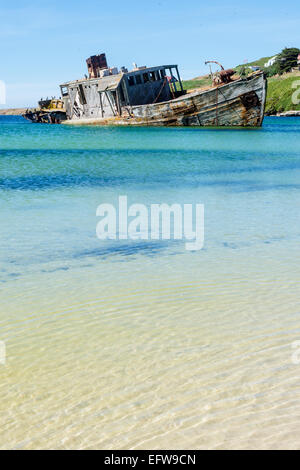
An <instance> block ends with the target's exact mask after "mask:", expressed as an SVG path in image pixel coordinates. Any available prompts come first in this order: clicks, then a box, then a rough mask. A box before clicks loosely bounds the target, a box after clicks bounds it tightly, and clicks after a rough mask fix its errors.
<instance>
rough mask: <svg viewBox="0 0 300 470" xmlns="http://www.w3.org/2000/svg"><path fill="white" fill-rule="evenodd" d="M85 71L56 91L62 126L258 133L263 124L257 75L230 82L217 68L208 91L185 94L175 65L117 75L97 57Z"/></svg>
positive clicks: (261, 79)
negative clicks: (219, 129) (235, 129)
mask: <svg viewBox="0 0 300 470" xmlns="http://www.w3.org/2000/svg"><path fill="white" fill-rule="evenodd" d="M209 62H213V61H209ZM216 63H217V62H216ZM87 66H88V75H86V76H85V78H83V79H80V80H75V81H71V82H68V83H64V84H62V85H61V87H60V88H61V94H62V100H63V102H64V111H65V113H66V117H67V119H66V121H64V124H69V125H72V124H78V125H127V126H128V125H133V126H229V127H233V126H240V127H245V126H247V127H260V126H261V125H262V122H263V118H264V109H265V101H266V88H267V80H266V77H265V75H264V73H263V72H256V73H253V74H251V75H249V76H236V75H235V72H234V71H233V70H224V68H223V67H222V66H221V65H220V70H219V71H217V72H215V73H214V74H211V79H212V80H211V86H210V87H206V88H204V89H196V90H193V91H192V92H187V91H186V90H184V87H183V83H182V80H181V77H180V73H179V69H178V66H177V65H161V66H156V67H146V66H142V67H137V66H136V65H135V64H134V68H133V70H131V71H128V70H127V69H126V68H125V67H122V68H121V69H120V70H119V69H118V68H117V67H112V68H110V67H108V65H107V60H106V56H105V54H100V55H97V56H92V57H90V58H89V59H87Z"/></svg>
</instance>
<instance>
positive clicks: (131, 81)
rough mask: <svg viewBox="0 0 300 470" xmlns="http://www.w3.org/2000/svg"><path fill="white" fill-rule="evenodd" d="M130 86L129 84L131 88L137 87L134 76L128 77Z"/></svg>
mask: <svg viewBox="0 0 300 470" xmlns="http://www.w3.org/2000/svg"><path fill="white" fill-rule="evenodd" d="M128 84H129V86H134V85H135V83H134V76H133V75H130V76H129V77H128Z"/></svg>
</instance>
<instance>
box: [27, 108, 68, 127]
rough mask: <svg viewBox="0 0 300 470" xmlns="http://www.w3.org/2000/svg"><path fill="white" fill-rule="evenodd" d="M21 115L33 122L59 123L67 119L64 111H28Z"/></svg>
mask: <svg viewBox="0 0 300 470" xmlns="http://www.w3.org/2000/svg"><path fill="white" fill-rule="evenodd" d="M22 116H23V117H24V118H25V119H27V121H31V122H33V123H34V124H61V123H62V122H63V121H65V120H66V119H67V116H66V113H65V112H62V111H43V110H37V111H28V112H26V113H25V114H23V115H22Z"/></svg>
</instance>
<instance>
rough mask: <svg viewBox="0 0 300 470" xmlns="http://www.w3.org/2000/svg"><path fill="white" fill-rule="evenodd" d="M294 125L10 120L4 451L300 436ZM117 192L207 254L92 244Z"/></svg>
mask: <svg viewBox="0 0 300 470" xmlns="http://www.w3.org/2000/svg"><path fill="white" fill-rule="evenodd" d="M299 130H300V121H299V119H297V118H292V117H291V118H289V119H285V118H273V117H268V118H266V119H265V121H264V125H263V127H262V128H261V129H235V130H230V129H222V130H221V129H218V130H216V129H203V128H202V129H201V128H160V129H157V128H113V127H107V128H100V127H92V128H87V127H74V128H70V127H65V126H55V125H53V126H48V125H32V124H30V123H27V122H26V121H24V120H22V118H20V117H6V116H4V117H0V193H1V203H2V204H1V206H2V209H1V224H0V259H1V265H0V290H1V306H0V309H1V310H0V312H1V314H0V341H2V342H4V343H5V345H6V363H5V365H0V403H1V405H0V422H1V429H0V448H2V449H7V448H9V449H41V448H43V449H249V448H251V449H253V448H255V449H266V448H268V449H297V448H298V447H299V437H298V432H297V431H298V427H299V426H298V421H299V417H300V408H299V400H298V398H299V388H300V378H299V377H300V361H299V363H298V360H297V357H298V356H297V355H295V353H296V352H297V344H296V343H297V342H298V341H300V328H299V293H300V288H299V277H300V267H299V237H300V232H299V222H300V215H299V210H298V208H299V201H300V184H299V181H300V179H299V178H300V160H299V151H300V143H299V137H298V136H299ZM122 195H123V196H124V195H126V196H127V197H128V201H129V202H130V203H131V204H133V203H139V204H144V205H145V206H146V207H149V206H150V205H151V204H156V203H166V204H173V203H178V204H197V203H199V204H203V205H204V206H205V242H204V246H203V249H202V250H199V251H196V252H189V251H188V250H186V249H185V243H184V241H183V240H150V239H149V240H140V241H139V240H99V239H98V238H97V236H96V226H97V221H98V220H97V217H96V210H97V207H98V206H99V204H102V203H110V204H117V201H118V197H119V196H122ZM299 349H300V347H299ZM299 357H300V354H299Z"/></svg>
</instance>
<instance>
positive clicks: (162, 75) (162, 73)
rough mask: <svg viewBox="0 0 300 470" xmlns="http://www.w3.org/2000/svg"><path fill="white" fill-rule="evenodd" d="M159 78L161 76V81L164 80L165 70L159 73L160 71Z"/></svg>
mask: <svg viewBox="0 0 300 470" xmlns="http://www.w3.org/2000/svg"><path fill="white" fill-rule="evenodd" d="M160 76H161V79H162V80H163V79H164V78H165V76H166V71H165V69H161V71H160Z"/></svg>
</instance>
